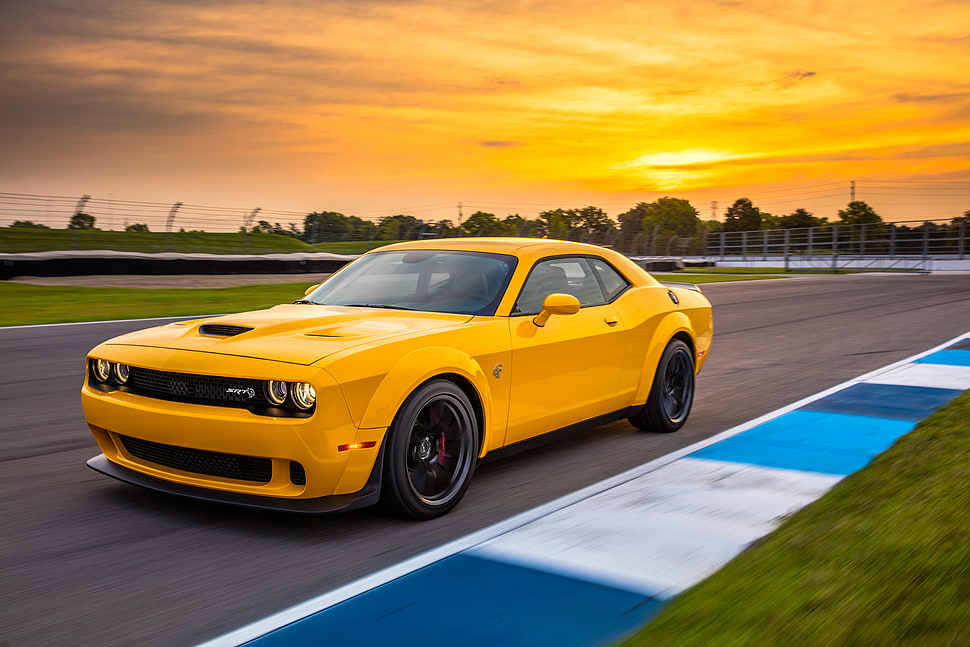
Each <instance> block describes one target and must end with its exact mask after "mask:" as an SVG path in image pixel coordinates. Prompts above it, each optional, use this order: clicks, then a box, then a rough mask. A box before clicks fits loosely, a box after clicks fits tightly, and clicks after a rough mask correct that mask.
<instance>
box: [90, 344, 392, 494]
mask: <svg viewBox="0 0 970 647" xmlns="http://www.w3.org/2000/svg"><path fill="white" fill-rule="evenodd" d="M96 354H97V356H98V357H101V358H103V359H106V360H108V361H114V362H126V363H130V364H131V365H134V366H141V367H146V368H151V369H157V370H162V371H171V372H174V373H187V374H201V375H225V376H235V377H242V378H254V379H258V378H261V379H281V380H286V381H294V382H295V381H301V382H309V383H311V384H314V386H315V388H316V390H317V394H318V399H317V407H316V411H315V413H314V414H313V415H312V416H310V417H305V418H294V417H273V416H267V415H257V414H256V413H253V412H251V411H249V410H247V409H240V408H234V407H225V406H213V405H208V404H196V403H191V402H177V401H170V400H164V399H155V398H152V397H147V396H144V395H137V394H134V393H128V392H124V391H122V390H107V391H106V390H102V389H95V388H92V387H91V385H90V384H89V383H88V381H86V382H85V385H84V386H83V387H82V389H81V404H82V407H83V409H84V415H85V418H86V420H87V423H88V427H89V428H90V430H91V433H92V434H93V436H94V438H95V440H96V441H97V442H98V445H99V447H100V449H101V452H102V454H103V457H104V460H103V461H96V463H97V465H99V466H101V467H104V469H100V468H95V469H98V471H99V472H103V473H105V474H108V475H109V476H113V477H115V478H119V479H121V480H123V481H127V482H131V483H135V484H137V485H143V486H144V487H150V488H152V489H156V490H162V491H168V492H175V493H182V492H184V493H189V492H194V493H195V495H194V496H195V498H201V499H207V500H225V501H226V502H229V503H233V502H235V503H238V504H241V505H245V503H241V502H242V501H255V502H263V503H257V505H256V506H255V507H267V508H273V509H293V510H294V511H297V510H300V509H302V508H307V507H308V508H309V509H310V511H312V510H313V509H316V508H319V507H321V505H322V507H323V508H324V511H326V510H327V509H329V508H331V507H334V508H342V507H344V505H345V504H344V503H340V501H343V500H344V499H343V498H342V497H347V498H348V499H347V500H351V499H354V500H355V499H357V498H361V497H364V496H366V494H367V492H366V490H367V487H368V484H369V483H370V478H371V476H372V475H373V474H374V473H375V471H376V472H379V471H380V469H379V465H380V463H379V462H378V461H377V458H378V453H379V451H380V447H381V445H382V442H383V436H384V432H385V430H384V429H361V428H358V427H357V426H356V425H355V424H354V422H353V420H352V419H351V416H350V413H349V410H348V409H347V406H346V403H345V401H344V398H343V396H342V393H341V389H340V387H339V386H338V385H337V384H336V382H335V381H334V380H333V379H332V378H331V377H330V376H329V375H328V374H326V373H325V372H324V371H320V370H319V369H315V368H313V367H308V366H302V365H288V364H282V363H278V362H273V361H271V360H259V359H254V358H242V357H212V356H206V355H204V354H200V353H194V352H189V351H178V350H168V349H157V348H142V347H131V346H120V345H111V344H106V345H102V346H100V347H98V348H97V349H96ZM356 443H364V445H365V447H364V448H359V449H358V448H352V447H353V446H354V445H355V444H356ZM224 461H225V462H224ZM226 462H228V467H227V466H226ZM92 467H94V466H93V465H92ZM251 467H254V468H255V471H252V470H250V469H249V468H251ZM132 474H135V475H137V476H132ZM330 497H337V499H336V501H337V502H336V503H327V504H320V501H322V500H324V499H327V498H330ZM298 501H308V502H316V503H308V504H306V505H303V504H301V503H299V502H298ZM267 502H272V503H271V504H267Z"/></svg>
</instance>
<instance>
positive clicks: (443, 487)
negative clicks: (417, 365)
mask: <svg viewBox="0 0 970 647" xmlns="http://www.w3.org/2000/svg"><path fill="white" fill-rule="evenodd" d="M478 435H479V431H478V421H477V419H476V417H475V414H474V410H473V408H472V404H471V402H470V401H469V400H468V396H467V395H465V392H464V391H462V390H461V389H460V388H459V387H458V386H457V385H456V384H454V383H453V382H449V381H448V380H433V381H431V382H426V383H425V384H423V385H421V386H420V387H419V388H418V389H417V390H416V391H415V392H414V393H412V394H411V395H410V396H408V399H407V400H405V402H404V404H403V405H402V406H401V409H400V411H398V413H397V415H396V416H395V417H394V422H393V423H392V424H391V428H390V429H389V430H388V438H387V441H386V442H387V451H386V452H385V454H384V467H383V469H384V473H383V480H382V483H381V504H382V505H383V506H384V507H385V508H386V509H388V510H390V511H391V512H393V513H395V514H398V515H401V516H404V517H410V518H412V519H434V518H435V517H440V516H441V515H443V514H445V513H446V512H448V511H449V510H451V509H452V508H454V507H455V506H456V505H457V504H458V501H460V500H461V497H462V496H463V495H464V494H465V490H467V489H468V484H469V483H470V482H471V478H472V474H473V473H474V472H475V463H476V461H477V459H478Z"/></svg>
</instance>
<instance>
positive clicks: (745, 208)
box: [11, 197, 970, 254]
mask: <svg viewBox="0 0 970 647" xmlns="http://www.w3.org/2000/svg"><path fill="white" fill-rule="evenodd" d="M961 221H964V222H970V210H967V211H966V212H964V214H963V215H962V216H960V217H957V218H954V219H953V221H952V223H951V224H950V226H951V227H952V226H959V225H960V223H961ZM95 224H96V221H95V218H94V216H91V215H89V214H86V213H76V214H74V215H73V216H72V217H71V219H70V221H69V223H68V229H97V227H96V226H95ZM927 224H929V225H932V226H934V227H946V225H933V224H932V223H927ZM834 225H839V226H842V225H875V226H879V225H884V223H883V220H882V218H881V217H880V216H879V215H878V214H877V213H876V212H875V211H874V210H873V209H872V207H870V206H869V205H868V204H867V203H865V202H864V201H861V200H855V201H852V202H850V203H849V204H848V205H847V206H846V208H845V209H840V210H839V212H838V219H837V220H834V221H829V219H828V218H826V217H819V216H815V215H814V214H812V213H810V212H809V211H807V210H806V209H795V210H794V211H792V212H791V213H789V214H785V215H773V214H770V213H767V212H765V211H762V210H761V209H759V208H758V207H757V206H756V205H755V204H754V203H753V202H752V201H751V200H750V199H748V198H739V199H737V200H735V202H734V203H733V204H732V205H731V206H730V207H728V209H727V211H726V212H725V214H724V220H723V221H720V220H713V219H712V220H702V219H701V217H700V212H699V211H698V210H697V209H696V208H695V207H694V206H693V205H691V203H690V201H688V200H684V199H681V198H671V197H663V198H659V199H657V200H655V201H653V202H640V203H638V204H637V205H636V206H634V207H632V208H631V209H629V210H627V211H625V212H624V213H621V214H619V216H618V217H617V219H616V220H613V219H612V218H610V217H609V216H607V214H606V212H605V211H603V210H602V209H600V208H599V207H595V206H587V207H582V208H576V209H562V208H559V209H551V210H547V211H543V212H542V213H540V214H539V215H538V217H536V218H533V219H530V218H525V217H523V216H521V215H519V214H517V213H515V214H510V215H507V216H505V217H503V218H500V217H499V216H497V215H496V214H494V213H488V212H485V211H476V212H475V213H473V214H472V215H470V216H469V217H468V218H466V219H464V220H463V221H462V222H461V223H459V224H457V225H456V224H455V223H453V222H452V221H451V220H447V219H442V220H438V221H434V222H431V221H423V220H420V219H418V218H416V217H414V216H411V215H406V214H398V215H393V216H385V217H382V218H380V219H379V220H377V221H376V222H375V221H371V220H364V219H362V218H359V217H358V216H353V215H351V216H347V215H344V214H342V213H339V212H336V211H319V212H316V211H315V212H312V213H309V214H307V215H306V217H305V218H304V219H303V222H302V223H300V224H299V225H298V224H297V223H293V222H291V223H287V224H286V225H285V226H284V225H281V224H280V223H278V222H277V223H271V222H268V221H266V220H258V221H257V222H256V224H254V225H253V226H252V227H251V228H250V229H248V230H246V229H245V228H242V227H240V232H241V233H247V234H264V233H266V234H280V235H283V236H290V237H292V238H296V239H299V240H302V241H304V242H306V243H310V244H313V243H320V242H335V241H366V240H388V241H390V240H411V239H417V238H449V237H462V236H526V237H532V238H543V237H548V238H559V239H567V240H576V241H583V242H590V243H596V244H601V245H612V246H614V247H616V248H618V249H621V250H623V251H627V252H633V253H649V254H671V253H675V254H686V253H700V252H701V251H702V250H701V248H702V247H703V246H704V239H705V235H706V234H712V233H720V232H741V231H758V230H772V229H802V228H808V227H826V226H834ZM11 227H32V228H47V227H45V226H44V225H38V224H35V223H33V222H31V221H21V220H18V221H15V222H14V223H13V224H12V225H11ZM900 228H901V229H902V230H907V229H909V228H907V227H905V226H902V227H900ZM871 229H872V230H873V232H874V233H875V231H876V229H878V227H872V228H871ZM125 230H126V231H133V232H138V231H141V232H147V231H149V228H148V225H147V224H141V223H136V224H133V225H128V226H127V227H126V228H125Z"/></svg>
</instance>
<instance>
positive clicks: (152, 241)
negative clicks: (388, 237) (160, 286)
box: [0, 227, 312, 254]
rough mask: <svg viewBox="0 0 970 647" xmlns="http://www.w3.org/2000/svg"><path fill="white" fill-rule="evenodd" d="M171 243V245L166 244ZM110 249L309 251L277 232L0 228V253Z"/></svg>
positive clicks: (224, 251)
mask: <svg viewBox="0 0 970 647" xmlns="http://www.w3.org/2000/svg"><path fill="white" fill-rule="evenodd" d="M169 242H171V246H170V245H169ZM75 249H87V250H91V249H111V250H116V251H124V252H146V253H153V252H169V251H171V252H183V253H206V254H246V253H249V254H270V253H285V252H309V251H312V248H311V246H310V245H307V244H306V243H304V242H302V241H299V240H296V239H295V238H290V237H289V236H281V235H278V234H250V235H249V236H248V241H247V236H246V234H228V233H227V234H216V233H208V232H173V233H172V234H171V235H170V236H169V235H167V234H165V233H164V232H134V231H131V232H128V231H98V230H88V229H74V230H72V229H22V228H19V227H0V252H2V253H20V252H46V251H55V250H75Z"/></svg>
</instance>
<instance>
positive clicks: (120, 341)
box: [81, 238, 713, 519]
mask: <svg viewBox="0 0 970 647" xmlns="http://www.w3.org/2000/svg"><path fill="white" fill-rule="evenodd" d="M712 332H713V328H712V320H711V304H710V303H709V302H708V300H707V299H706V298H705V297H704V295H703V294H701V292H700V291H699V290H698V289H697V288H696V287H694V286H691V285H686V284H661V283H659V282H657V281H656V280H655V279H654V278H653V277H651V276H650V275H649V274H648V273H647V272H645V271H644V270H643V269H641V268H640V267H639V266H638V265H636V264H635V263H634V262H632V261H631V260H629V259H628V258H626V257H625V256H623V255H622V254H619V253H617V252H615V251H612V250H610V249H604V248H602V247H596V246H593V245H584V244H580V243H571V242H565V241H555V240H536V239H522V238H464V239H451V240H446V239H438V240H426V241H420V242H408V243H399V244H395V245H388V246H386V247H381V248H379V249H377V250H375V251H372V252H369V253H367V254H364V255H362V256H361V257H360V258H358V259H357V260H355V261H354V262H353V263H350V264H349V265H347V266H346V267H344V268H343V269H341V270H340V271H339V272H337V273H336V274H334V275H333V276H332V277H330V278H329V279H328V280H327V281H325V282H323V283H321V284H319V285H316V286H313V287H312V288H310V289H309V290H307V292H306V294H305V295H304V298H303V299H300V300H299V301H296V302H295V303H291V304H286V305H278V306H275V307H273V308H270V309H268V310H258V311H254V312H243V313H239V314H234V315H226V316H221V317H211V318H207V319H198V320H194V321H182V322H179V323H173V324H168V325H165V326H159V327H155V328H149V329H147V330H142V331H139V332H134V333H130V334H127V335H122V336H120V337H116V338H114V339H111V340H109V341H106V342H104V343H103V344H101V345H99V346H97V347H96V348H95V349H94V350H92V351H91V353H90V354H89V356H88V358H87V378H86V379H85V384H84V386H83V388H82V390H81V400H82V403H83V406H84V415H85V417H86V419H87V422H88V426H89V427H90V428H91V432H92V433H93V434H94V437H95V439H96V440H97V442H98V445H99V446H100V448H101V451H102V452H103V453H102V454H100V455H98V456H96V457H95V458H92V459H91V460H90V461H88V465H90V466H91V467H92V468H94V469H95V470H97V471H99V472H102V473H104V474H107V475H108V476H112V477H115V478H117V479H120V480H122V481H127V482H129V483H134V484H136V485H141V486H144V487H148V488H152V489H154V490H162V491H165V492H170V493H173V494H179V495H183V496H189V497H194V498H198V499H206V500H211V501H220V502H225V503H233V504H238V505H245V506H252V507H258V508H271V509H276V510H287V511H293V512H332V511H337V510H347V509H350V508H358V507H362V506H366V505H371V504H374V503H377V502H380V503H381V504H383V505H384V506H386V507H387V508H388V509H390V510H392V511H394V512H396V513H398V514H402V515H404V516H408V517H412V518H416V519H430V518H433V517H437V516H439V515H442V514H444V513H446V512H448V511H449V510H450V509H451V508H453V507H454V506H455V505H456V504H457V503H458V501H459V500H460V499H461V497H462V495H463V494H464V493H465V490H466V489H467V488H468V484H469V482H470V480H471V477H472V474H473V473H474V471H475V466H476V464H477V463H478V462H479V461H480V460H482V459H483V458H485V457H486V456H487V455H489V454H491V453H493V452H495V451H496V450H498V449H500V448H503V447H507V446H509V445H512V444H515V443H520V442H522V441H526V440H528V439H530V438H533V437H535V436H538V435H540V434H545V433H547V432H550V431H555V430H560V429H564V428H567V427H568V428H575V427H576V426H577V425H587V424H588V425H596V424H602V423H605V422H608V421H610V420H616V419H620V418H627V419H628V420H629V421H630V422H631V423H632V424H633V425H634V426H636V427H638V428H640V429H646V430H653V431H660V432H671V431H676V430H677V429H679V428H680V427H681V426H682V425H683V424H684V422H685V421H686V420H687V416H688V414H689V413H690V409H691V404H692V402H693V395H694V377H695V375H696V374H697V372H698V371H700V369H701V366H702V365H703V364H704V360H705V359H706V358H707V353H708V350H709V349H710V346H711V336H712Z"/></svg>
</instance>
